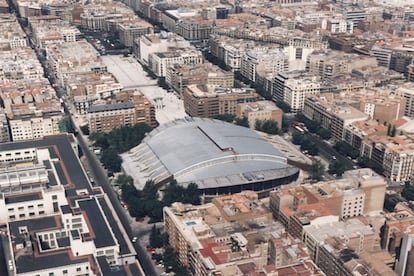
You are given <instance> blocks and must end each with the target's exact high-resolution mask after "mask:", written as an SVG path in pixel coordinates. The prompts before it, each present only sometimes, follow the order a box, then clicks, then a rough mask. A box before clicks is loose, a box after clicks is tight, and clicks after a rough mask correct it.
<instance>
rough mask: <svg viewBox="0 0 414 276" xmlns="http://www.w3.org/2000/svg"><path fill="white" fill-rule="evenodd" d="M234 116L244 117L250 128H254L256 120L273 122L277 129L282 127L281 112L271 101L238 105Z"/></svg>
mask: <svg viewBox="0 0 414 276" xmlns="http://www.w3.org/2000/svg"><path fill="white" fill-rule="evenodd" d="M236 116H237V117H239V118H243V117H246V118H247V120H248V121H249V126H250V128H253V129H254V128H255V124H256V121H257V120H262V121H263V120H273V121H275V122H276V123H277V127H278V128H279V129H280V128H281V127H282V117H283V111H282V110H281V109H280V108H278V107H277V106H276V104H275V103H274V102H271V101H257V102H250V103H240V104H238V105H237V108H236Z"/></svg>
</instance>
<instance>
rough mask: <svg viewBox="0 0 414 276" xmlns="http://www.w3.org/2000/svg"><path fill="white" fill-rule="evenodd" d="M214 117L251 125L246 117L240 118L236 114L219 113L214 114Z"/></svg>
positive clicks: (239, 124)
mask: <svg viewBox="0 0 414 276" xmlns="http://www.w3.org/2000/svg"><path fill="white" fill-rule="evenodd" d="M214 119H217V120H220V121H224V122H228V123H232V124H235V125H238V126H243V127H249V121H248V120H247V118H246V117H242V118H238V117H236V115H233V114H230V113H225V114H218V115H216V116H214Z"/></svg>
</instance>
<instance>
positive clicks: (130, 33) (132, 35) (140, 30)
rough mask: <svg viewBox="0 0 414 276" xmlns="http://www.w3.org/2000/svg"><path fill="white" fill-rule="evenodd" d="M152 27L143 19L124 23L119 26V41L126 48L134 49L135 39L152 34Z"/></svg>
mask: <svg viewBox="0 0 414 276" xmlns="http://www.w3.org/2000/svg"><path fill="white" fill-rule="evenodd" d="M153 32H154V28H153V27H152V25H151V24H150V23H148V22H146V21H144V20H141V19H134V20H130V21H124V22H122V23H120V24H119V41H120V42H121V43H122V44H124V45H125V46H126V47H131V48H132V47H133V46H134V41H135V39H137V38H139V37H140V36H143V35H146V34H152V33H153Z"/></svg>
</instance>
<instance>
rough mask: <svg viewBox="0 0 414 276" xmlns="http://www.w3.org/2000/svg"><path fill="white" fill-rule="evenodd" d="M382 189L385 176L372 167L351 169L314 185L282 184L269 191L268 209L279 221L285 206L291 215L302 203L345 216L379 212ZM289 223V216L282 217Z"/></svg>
mask: <svg viewBox="0 0 414 276" xmlns="http://www.w3.org/2000/svg"><path fill="white" fill-rule="evenodd" d="M385 188H386V181H385V180H384V178H383V177H381V176H379V175H378V174H376V173H375V172H373V171H372V170H371V169H358V170H351V171H347V172H345V174H344V176H343V179H338V180H334V181H322V182H318V183H316V184H314V185H309V184H304V185H301V186H298V187H292V186H285V187H282V188H280V189H278V190H276V191H274V192H272V193H271V194H270V208H271V210H272V212H273V215H274V217H276V218H278V219H279V220H280V218H281V216H283V212H285V213H286V209H290V210H291V211H290V215H293V214H294V212H296V211H297V210H299V206H301V205H306V204H323V205H324V206H326V207H327V208H329V210H330V212H332V215H335V216H338V217H339V218H341V219H347V218H350V217H357V216H361V215H368V214H371V213H373V214H375V213H380V212H381V211H382V208H383V203H384V194H385ZM305 208H315V207H306V206H305ZM321 213H328V212H326V211H323V212H321ZM282 220H283V219H282ZM288 223H289V218H287V219H285V224H286V225H288Z"/></svg>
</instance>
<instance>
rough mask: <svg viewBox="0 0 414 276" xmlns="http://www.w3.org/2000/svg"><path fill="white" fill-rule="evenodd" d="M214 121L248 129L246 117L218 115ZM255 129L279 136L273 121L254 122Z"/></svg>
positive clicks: (277, 127)
mask: <svg viewBox="0 0 414 276" xmlns="http://www.w3.org/2000/svg"><path fill="white" fill-rule="evenodd" d="M214 119H217V120H220V121H225V122H228V123H233V124H236V125H239V126H244V127H249V121H248V120H247V118H246V117H243V118H237V117H236V115H233V114H229V113H226V114H219V115H216V116H214ZM255 129H256V130H258V131H262V132H265V133H268V134H279V132H280V129H279V126H278V124H277V122H276V121H274V120H270V119H269V120H256V123H255Z"/></svg>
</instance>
